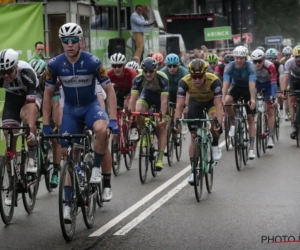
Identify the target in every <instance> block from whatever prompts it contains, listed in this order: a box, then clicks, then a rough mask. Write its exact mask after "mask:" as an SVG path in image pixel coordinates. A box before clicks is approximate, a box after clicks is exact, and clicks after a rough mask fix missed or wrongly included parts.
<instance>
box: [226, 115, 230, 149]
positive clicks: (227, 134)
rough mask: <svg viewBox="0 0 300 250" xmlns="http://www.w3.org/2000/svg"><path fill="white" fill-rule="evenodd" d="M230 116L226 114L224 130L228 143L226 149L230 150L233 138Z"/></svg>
mask: <svg viewBox="0 0 300 250" xmlns="http://www.w3.org/2000/svg"><path fill="white" fill-rule="evenodd" d="M229 129H230V127H229V117H228V115H226V114H225V119H224V130H225V144H226V150H227V151H229V149H230V142H231V138H230V136H229Z"/></svg>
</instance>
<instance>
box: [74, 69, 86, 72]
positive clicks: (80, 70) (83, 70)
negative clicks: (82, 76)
mask: <svg viewBox="0 0 300 250" xmlns="http://www.w3.org/2000/svg"><path fill="white" fill-rule="evenodd" d="M76 72H87V69H77V70H76Z"/></svg>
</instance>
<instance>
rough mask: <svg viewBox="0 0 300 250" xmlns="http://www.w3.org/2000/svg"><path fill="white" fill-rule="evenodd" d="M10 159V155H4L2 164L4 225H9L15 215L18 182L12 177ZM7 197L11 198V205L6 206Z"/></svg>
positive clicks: (1, 202) (0, 177)
mask: <svg viewBox="0 0 300 250" xmlns="http://www.w3.org/2000/svg"><path fill="white" fill-rule="evenodd" d="M11 171H14V170H13V169H11V166H10V159H9V156H8V155H4V156H3V158H2V161H1V164H0V174H1V176H0V187H1V199H0V213H1V218H2V221H3V222H4V224H6V225H8V224H9V223H10V222H11V220H12V218H13V215H14V209H15V204H14V201H15V199H16V182H15V176H14V175H13V176H12V175H11ZM6 197H10V205H9V204H5V203H7V202H5V200H6Z"/></svg>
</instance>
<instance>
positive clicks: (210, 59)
mask: <svg viewBox="0 0 300 250" xmlns="http://www.w3.org/2000/svg"><path fill="white" fill-rule="evenodd" d="M218 60H219V58H218V57H217V55H215V54H209V55H208V56H207V57H206V61H207V62H208V63H216V62H218Z"/></svg>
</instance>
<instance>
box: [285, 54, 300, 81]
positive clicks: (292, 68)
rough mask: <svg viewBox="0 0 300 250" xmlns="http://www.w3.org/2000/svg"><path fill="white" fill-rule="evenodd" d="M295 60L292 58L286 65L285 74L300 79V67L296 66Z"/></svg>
mask: <svg viewBox="0 0 300 250" xmlns="http://www.w3.org/2000/svg"><path fill="white" fill-rule="evenodd" d="M295 60H296V59H295V58H290V59H289V60H287V61H286V62H285V64H284V73H285V74H289V73H291V75H292V76H294V77H296V78H298V79H300V66H298V65H297V64H296V61H295Z"/></svg>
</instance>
